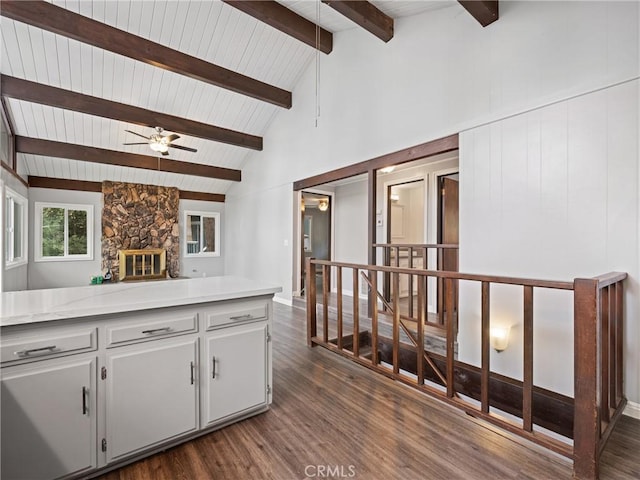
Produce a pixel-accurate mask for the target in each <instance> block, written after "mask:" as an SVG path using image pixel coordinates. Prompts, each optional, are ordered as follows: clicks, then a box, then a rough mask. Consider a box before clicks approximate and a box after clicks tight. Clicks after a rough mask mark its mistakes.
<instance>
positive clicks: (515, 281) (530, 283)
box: [313, 259, 573, 290]
mask: <svg viewBox="0 0 640 480" xmlns="http://www.w3.org/2000/svg"><path fill="white" fill-rule="evenodd" d="M313 263H314V264H315V265H328V266H334V267H343V268H357V269H360V270H373V271H376V272H388V273H400V274H406V275H422V276H426V277H437V278H450V279H452V280H473V281H477V282H490V283H500V284H503V285H521V286H527V287H540V288H553V289H556V290H573V282H566V281H558V280H535V279H530V278H518V277H500V276H496V275H480V274H477V273H460V272H448V271H440V270H423V269H418V268H402V267H388V266H386V265H361V264H358V263H349V262H333V261H330V260H315V259H314V260H313Z"/></svg>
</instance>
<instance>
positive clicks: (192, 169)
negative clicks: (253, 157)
mask: <svg viewBox="0 0 640 480" xmlns="http://www.w3.org/2000/svg"><path fill="white" fill-rule="evenodd" d="M16 151H18V152H20V153H28V154H31V155H42V156H47V157H56V158H68V159H71V160H81V161H84V162H93V163H102V164H105V165H117V166H120V167H131V168H143V169H145V170H153V171H160V172H169V173H180V174H182V175H195V176H198V177H207V178H215V179H220V180H231V181H234V182H239V181H240V180H241V176H242V173H241V171H240V170H234V169H231V168H223V167H213V166H210V165H203V164H201V163H191V162H181V161H179V160H170V159H168V158H160V157H156V156H152V155H139V154H136V153H126V152H119V151H116V150H107V149H104V148H97V147H88V146H85V145H75V144H73V143H64V142H54V141H52V140H43V139H39V138H29V137H21V136H17V137H16Z"/></svg>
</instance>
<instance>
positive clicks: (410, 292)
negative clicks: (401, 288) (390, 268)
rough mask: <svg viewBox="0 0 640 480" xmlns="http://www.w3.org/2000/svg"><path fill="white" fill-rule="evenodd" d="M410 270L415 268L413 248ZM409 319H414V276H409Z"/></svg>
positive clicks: (410, 257) (410, 250)
mask: <svg viewBox="0 0 640 480" xmlns="http://www.w3.org/2000/svg"><path fill="white" fill-rule="evenodd" d="M408 253H409V268H413V247H409V252H408ZM408 284H409V317H410V318H413V275H409V281H408Z"/></svg>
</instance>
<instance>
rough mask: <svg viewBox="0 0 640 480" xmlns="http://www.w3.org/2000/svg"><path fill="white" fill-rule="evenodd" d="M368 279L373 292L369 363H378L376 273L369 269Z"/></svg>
mask: <svg viewBox="0 0 640 480" xmlns="http://www.w3.org/2000/svg"><path fill="white" fill-rule="evenodd" d="M369 281H370V282H371V291H372V292H373V309H372V311H371V363H372V364H373V365H378V363H379V360H378V297H377V295H378V274H377V272H375V271H371V270H369Z"/></svg>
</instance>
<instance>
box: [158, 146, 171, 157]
mask: <svg viewBox="0 0 640 480" xmlns="http://www.w3.org/2000/svg"><path fill="white" fill-rule="evenodd" d="M169 146H171V145H169ZM160 153H161V154H162V155H169V152H160Z"/></svg>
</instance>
